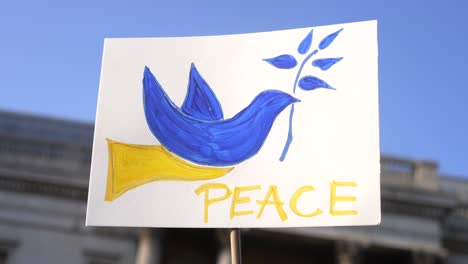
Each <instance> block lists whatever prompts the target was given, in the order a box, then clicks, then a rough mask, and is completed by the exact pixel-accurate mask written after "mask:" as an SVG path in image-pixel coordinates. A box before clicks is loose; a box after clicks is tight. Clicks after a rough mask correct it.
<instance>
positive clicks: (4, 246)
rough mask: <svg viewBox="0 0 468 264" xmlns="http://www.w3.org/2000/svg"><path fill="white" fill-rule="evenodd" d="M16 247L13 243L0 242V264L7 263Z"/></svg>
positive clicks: (8, 241) (7, 241)
mask: <svg viewBox="0 0 468 264" xmlns="http://www.w3.org/2000/svg"><path fill="white" fill-rule="evenodd" d="M16 247H17V243H16V242H15V241H10V240H0V264H6V263H8V257H9V256H11V254H12V253H13V250H14V249H15V248H16Z"/></svg>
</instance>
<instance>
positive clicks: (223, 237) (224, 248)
mask: <svg viewBox="0 0 468 264" xmlns="http://www.w3.org/2000/svg"><path fill="white" fill-rule="evenodd" d="M216 236H217V238H218V244H219V249H218V256H217V260H216V264H231V248H230V244H229V232H228V229H217V230H216Z"/></svg>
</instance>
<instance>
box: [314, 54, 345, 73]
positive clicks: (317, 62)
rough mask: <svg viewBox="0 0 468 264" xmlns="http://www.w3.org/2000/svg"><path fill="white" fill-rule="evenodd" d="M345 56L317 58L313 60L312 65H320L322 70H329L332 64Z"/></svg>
mask: <svg viewBox="0 0 468 264" xmlns="http://www.w3.org/2000/svg"><path fill="white" fill-rule="evenodd" d="M342 59H343V57H340V58H327V59H316V60H314V61H313V62H312V65H313V66H315V67H319V68H320V69H321V70H322V71H326V70H328V69H329V68H330V67H331V66H333V65H335V63H337V62H339V61H341V60H342Z"/></svg>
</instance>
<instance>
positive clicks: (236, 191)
mask: <svg viewBox="0 0 468 264" xmlns="http://www.w3.org/2000/svg"><path fill="white" fill-rule="evenodd" d="M254 190H260V186H259V185H256V186H244V187H235V188H234V194H233V195H232V203H231V214H230V215H231V219H233V218H234V216H241V215H249V214H253V211H252V210H249V211H237V212H236V205H237V204H240V203H250V197H245V196H244V197H240V193H241V192H246V191H254Z"/></svg>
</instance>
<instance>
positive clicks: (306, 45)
mask: <svg viewBox="0 0 468 264" xmlns="http://www.w3.org/2000/svg"><path fill="white" fill-rule="evenodd" d="M313 32H314V30H313V29H312V30H311V31H310V32H309V34H307V36H306V37H305V38H304V39H303V40H302V41H301V44H299V47H297V51H298V52H299V53H300V54H305V53H306V52H307V51H309V49H310V44H311V43H312V33H313Z"/></svg>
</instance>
